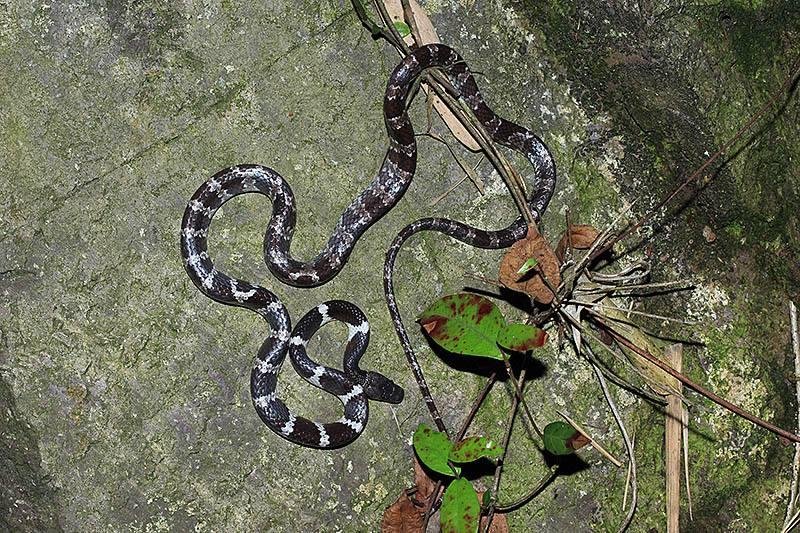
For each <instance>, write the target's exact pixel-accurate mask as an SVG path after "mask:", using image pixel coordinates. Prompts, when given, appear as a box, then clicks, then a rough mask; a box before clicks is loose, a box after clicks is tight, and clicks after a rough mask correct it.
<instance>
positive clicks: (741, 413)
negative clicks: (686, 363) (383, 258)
mask: <svg viewBox="0 0 800 533" xmlns="http://www.w3.org/2000/svg"><path fill="white" fill-rule="evenodd" d="M594 321H595V322H597V323H598V324H599V325H601V326H603V328H604V329H605V330H606V331H607V332H608V334H609V335H611V336H612V337H614V340H616V341H617V342H618V343H620V344H622V345H623V346H626V347H628V348H630V349H631V350H633V351H634V352H636V353H637V354H639V355H641V356H642V357H644V358H645V359H647V360H648V361H649V362H650V363H652V364H654V365H656V366H657V367H658V368H660V369H661V370H663V371H664V372H666V373H667V374H669V375H670V376H672V377H674V378H675V379H677V380H679V381H680V382H681V383H683V384H684V385H686V386H687V387H689V388H690V389H692V390H694V391H696V392H699V393H700V394H702V395H703V396H705V397H706V398H708V399H709V400H711V401H712V402H714V403H716V404H718V405H720V406H722V407H724V408H725V409H727V410H728V411H730V412H732V413H734V414H737V415H739V416H740V417H742V418H744V419H746V420H749V421H750V422H752V423H753V424H756V425H758V426H761V427H762V428H764V429H766V430H769V431H771V432H773V433H775V434H776V435H779V436H781V437H783V438H784V439H786V440H788V441H791V442H800V436H798V435H795V434H794V433H790V432H789V431H786V430H785V429H782V428H780V427H778V426H776V425H774V424H770V423H769V422H767V421H766V420H762V419H761V418H758V417H757V416H755V415H753V414H750V413H748V412H747V411H745V410H744V409H742V408H741V407H739V406H738V405H736V404H733V403H731V402H729V401H728V400H726V399H725V398H722V397H721V396H719V395H717V394H715V393H713V392H711V391H710V390H708V389H706V388H705V387H703V386H702V385H698V384H697V383H695V382H694V381H692V380H691V379H689V378H687V377H686V376H684V375H683V374H681V373H680V372H676V371H675V370H673V368H672V367H671V366H669V365H668V364H666V363H664V362H663V361H662V360H661V359H659V358H658V357H655V356H654V355H652V354H651V353H650V352H648V351H647V350H643V349H641V348H639V347H638V346H636V345H635V344H633V343H632V342H631V341H629V340H628V339H626V338H625V337H623V336H622V335H620V334H619V333H617V332H616V331H614V330H613V328H611V327H609V326H608V324H606V323H605V322H603V321H602V320H599V319H597V318H595V319H594Z"/></svg>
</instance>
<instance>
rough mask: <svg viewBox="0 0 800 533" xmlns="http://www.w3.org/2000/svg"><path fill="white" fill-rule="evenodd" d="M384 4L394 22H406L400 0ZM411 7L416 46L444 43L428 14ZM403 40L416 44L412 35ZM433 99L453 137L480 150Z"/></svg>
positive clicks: (413, 0)
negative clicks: (416, 38) (417, 40)
mask: <svg viewBox="0 0 800 533" xmlns="http://www.w3.org/2000/svg"><path fill="white" fill-rule="evenodd" d="M383 4H384V5H385V6H386V11H387V12H388V13H389V16H390V17H391V18H392V20H393V21H395V22H397V21H402V20H404V17H403V4H402V2H401V1H400V0H384V1H383ZM409 5H410V6H411V14H412V15H413V16H414V22H415V23H416V25H417V30H419V40H420V42H419V43H416V44H417V45H419V46H423V45H426V44H433V43H440V42H442V41H441V39H440V38H439V35H438V34H437V33H436V29H435V28H434V27H433V22H431V19H430V18H428V14H427V13H425V10H424V9H422V7H420V5H419V4H418V3H417V2H416V1H415V0H409ZM403 40H404V41H405V42H406V44H408V45H413V44H414V37H413V36H412V35H410V34H409V35H407V36H406V37H405V38H404V39H403ZM422 88H423V90H424V91H425V94H428V87H426V86H425V85H423V86H422ZM431 98H432V100H433V107H434V108H435V109H436V112H437V113H439V116H441V117H442V120H444V123H445V124H447V127H448V128H449V129H450V132H451V133H452V134H453V137H455V138H456V139H458V142H460V143H461V144H463V145H464V146H465V147H466V148H468V149H469V150H472V151H473V152H477V151H478V150H480V145H479V144H478V141H476V140H475V139H474V138H473V137H472V135H470V133H469V132H468V131H467V129H466V128H465V127H464V126H463V124H461V121H460V120H458V119H457V118H456V117H455V116H454V115H453V114H452V113H451V112H450V110H449V109H447V106H446V105H444V103H443V102H442V101H441V100H439V98H437V97H436V96H432V97H431Z"/></svg>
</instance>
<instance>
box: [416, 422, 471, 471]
mask: <svg viewBox="0 0 800 533" xmlns="http://www.w3.org/2000/svg"><path fill="white" fill-rule="evenodd" d="M413 442H414V451H416V452H417V457H419V460H420V461H422V464H424V465H425V466H427V467H428V468H430V469H431V470H433V471H434V472H439V473H440V474H444V475H446V476H454V475H458V474H460V473H461V469H460V468H459V467H455V474H454V473H453V468H451V467H450V465H449V464H447V457H448V455H450V450H451V449H452V447H453V443H452V442H450V439H448V438H447V435H445V434H444V433H441V432H439V431H436V430H434V429H433V428H431V427H430V426H429V425H428V424H420V425H419V427H418V428H417V430H416V431H415V432H414V441H413Z"/></svg>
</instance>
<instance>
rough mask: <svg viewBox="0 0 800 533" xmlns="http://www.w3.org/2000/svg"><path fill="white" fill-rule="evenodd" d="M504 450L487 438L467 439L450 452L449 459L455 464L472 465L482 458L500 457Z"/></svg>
mask: <svg viewBox="0 0 800 533" xmlns="http://www.w3.org/2000/svg"><path fill="white" fill-rule="evenodd" d="M502 454H503V448H502V447H501V446H498V444H497V443H496V442H494V441H492V440H490V439H488V438H486V437H467V438H466V439H464V440H462V441H460V442H458V443H456V445H455V446H453V449H452V450H450V457H449V459H450V460H451V461H453V462H454V463H471V462H472V461H477V460H478V459H480V458H481V457H500V455H502Z"/></svg>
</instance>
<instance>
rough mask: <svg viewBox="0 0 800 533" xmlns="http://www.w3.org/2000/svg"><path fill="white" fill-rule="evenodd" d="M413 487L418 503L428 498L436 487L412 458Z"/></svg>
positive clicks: (415, 459)
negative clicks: (414, 486) (415, 490)
mask: <svg viewBox="0 0 800 533" xmlns="http://www.w3.org/2000/svg"><path fill="white" fill-rule="evenodd" d="M414 485H416V487H417V494H416V499H417V501H419V502H422V501H425V500H427V499H428V498H430V497H431V494H433V489H434V488H435V487H436V482H435V481H434V480H432V479H431V478H430V477H429V476H428V473H427V472H425V469H424V468H422V465H421V464H419V461H418V460H417V458H416V457H414Z"/></svg>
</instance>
